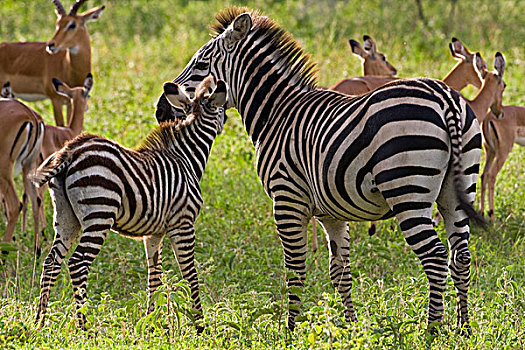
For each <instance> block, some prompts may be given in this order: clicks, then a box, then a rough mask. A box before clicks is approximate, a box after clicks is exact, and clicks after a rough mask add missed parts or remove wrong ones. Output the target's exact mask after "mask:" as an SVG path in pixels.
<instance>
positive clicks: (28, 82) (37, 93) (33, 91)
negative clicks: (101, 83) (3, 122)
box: [0, 0, 104, 126]
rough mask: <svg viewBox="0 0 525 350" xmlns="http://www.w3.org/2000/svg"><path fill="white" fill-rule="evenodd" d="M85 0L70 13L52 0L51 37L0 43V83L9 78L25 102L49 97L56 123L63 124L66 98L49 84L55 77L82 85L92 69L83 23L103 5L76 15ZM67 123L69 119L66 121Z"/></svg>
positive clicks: (76, 3) (100, 10)
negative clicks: (44, 39) (54, 9)
mask: <svg viewBox="0 0 525 350" xmlns="http://www.w3.org/2000/svg"><path fill="white" fill-rule="evenodd" d="M84 2H85V0H77V1H76V2H75V3H74V4H73V6H71V9H70V10H69V13H66V10H65V9H64V7H63V6H62V4H61V3H60V1H59V0H53V3H54V4H55V7H56V13H57V16H58V19H57V22H56V31H55V34H54V35H53V37H52V38H51V40H50V41H49V42H47V43H43V42H21V43H2V44H0V84H4V83H5V82H7V81H9V82H10V83H11V88H12V91H13V93H14V95H15V96H16V97H18V98H21V99H23V100H26V101H37V100H42V99H46V98H49V99H50V100H51V103H52V105H53V114H54V117H55V122H56V125H58V126H64V119H63V116H62V107H63V105H64V104H66V105H67V116H68V119H69V118H70V115H71V106H70V105H69V99H67V98H64V97H63V96H62V95H60V94H58V93H57V92H56V91H55V89H54V87H53V84H52V78H53V77H56V78H58V79H60V80H62V81H64V82H66V83H67V84H68V85H69V86H81V85H82V84H83V82H84V78H85V77H86V74H88V73H89V72H91V45H90V39H89V33H88V31H87V27H86V23H87V22H88V21H90V20H95V19H97V18H98V17H99V16H100V14H101V13H102V11H103V10H104V6H99V7H95V8H92V9H91V10H88V11H86V12H84V13H80V14H77V11H78V9H79V8H80V6H82V4H83V3H84ZM68 122H69V120H68Z"/></svg>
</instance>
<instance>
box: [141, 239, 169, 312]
mask: <svg viewBox="0 0 525 350" xmlns="http://www.w3.org/2000/svg"><path fill="white" fill-rule="evenodd" d="M163 238H164V235H153V236H148V237H144V248H145V249H146V259H147V261H148V314H150V313H152V312H153V311H154V310H155V302H154V301H153V293H155V291H156V290H157V288H158V287H159V286H160V285H161V284H162V282H161V280H160V277H161V275H162V239H163Z"/></svg>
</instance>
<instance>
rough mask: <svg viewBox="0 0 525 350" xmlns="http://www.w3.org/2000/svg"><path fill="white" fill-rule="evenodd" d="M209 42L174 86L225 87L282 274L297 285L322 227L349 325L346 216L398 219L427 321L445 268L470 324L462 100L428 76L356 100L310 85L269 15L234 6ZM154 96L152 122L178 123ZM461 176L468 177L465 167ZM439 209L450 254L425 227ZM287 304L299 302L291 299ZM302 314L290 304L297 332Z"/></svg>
mask: <svg viewBox="0 0 525 350" xmlns="http://www.w3.org/2000/svg"><path fill="white" fill-rule="evenodd" d="M216 18H217V20H218V23H217V24H215V25H214V26H212V29H214V30H215V34H216V36H215V37H214V38H213V39H211V40H210V41H209V42H208V43H207V44H206V45H204V46H203V47H202V48H201V49H200V50H199V51H198V52H197V53H196V54H195V55H194V56H193V58H192V59H191V61H190V62H189V64H188V65H187V66H186V68H185V69H184V70H183V72H182V73H181V74H180V75H179V76H178V77H177V78H175V80H174V81H175V82H177V83H179V84H183V85H184V86H186V87H187V89H188V90H190V89H192V88H193V87H195V86H196V85H197V84H198V83H199V81H200V80H201V79H202V78H203V77H204V76H206V75H207V74H210V73H211V74H215V75H217V76H218V77H220V78H221V79H224V80H225V81H226V82H227V83H228V85H229V87H230V91H231V94H230V99H229V105H230V106H235V107H236V108H237V109H238V110H239V113H240V115H241V116H242V118H243V122H244V125H245V127H246V130H247V132H248V134H249V136H250V137H251V139H252V141H253V144H254V145H255V146H256V154H257V171H258V174H259V177H260V179H261V182H262V184H263V186H264V189H265V191H266V193H267V194H268V195H269V196H270V197H271V198H272V200H273V202H274V216H275V221H276V225H277V231H278V234H279V237H280V239H281V242H282V246H283V249H284V259H285V266H286V268H288V269H290V270H292V271H295V272H296V273H297V276H298V277H291V278H290V279H289V280H288V284H289V285H290V286H299V287H302V286H303V285H304V280H305V272H306V265H305V259H306V252H307V235H306V226H307V223H308V222H309V220H310V218H311V217H312V216H315V217H317V218H318V219H319V220H320V222H321V223H322V225H323V227H324V229H325V231H326V234H327V237H328V240H329V251H330V276H331V279H332V282H333V284H334V286H335V287H336V288H337V290H338V291H339V293H340V294H341V297H342V300H343V303H344V305H345V307H346V311H345V318H346V320H347V321H356V320H357V318H356V314H355V312H354V308H353V306H352V301H351V275H350V271H349V267H348V265H349V263H350V257H349V244H350V242H349V239H350V238H349V234H348V226H347V224H346V221H349V220H352V221H370V220H380V219H384V218H389V217H392V216H395V217H397V219H398V220H399V223H400V226H401V229H402V231H403V234H404V236H405V238H406V241H407V243H408V244H409V245H410V246H411V248H412V249H413V250H414V252H415V253H416V255H417V256H418V257H419V259H420V260H421V263H422V265H423V269H424V271H425V272H426V274H427V276H428V280H429V283H430V300H429V312H428V323H429V325H433V324H434V322H440V321H441V320H442V318H443V297H442V294H443V291H444V289H445V283H446V278H447V262H448V265H449V269H450V272H451V275H452V279H453V281H454V285H455V287H456V290H457V293H458V325H459V326H460V327H466V329H469V319H468V310H467V291H468V287H469V283H470V254H469V250H468V236H469V216H471V217H475V218H477V219H479V216H477V214H476V212H475V211H474V210H473V209H472V205H471V203H472V201H473V200H474V194H475V187H476V181H477V178H478V167H479V158H480V151H481V136H480V129H479V125H478V123H477V121H476V119H475V116H474V114H473V113H472V111H471V109H470V108H469V107H468V106H467V105H466V104H465V102H463V101H462V100H461V99H460V97H459V95H458V93H456V92H455V91H453V90H451V89H450V88H448V87H447V86H445V85H444V84H443V83H442V82H439V81H436V80H430V79H414V80H406V81H399V82H395V83H392V84H389V85H386V86H384V87H382V88H380V89H378V90H376V91H374V92H372V93H369V94H367V95H363V96H360V97H356V98H351V97H348V96H346V95H342V94H340V93H337V92H334V91H328V90H324V91H323V90H316V89H315V86H314V78H313V64H311V63H309V61H308V57H307V56H305V55H304V53H303V51H302V50H301V49H300V48H299V47H298V45H297V44H296V42H295V41H293V39H291V37H290V35H289V34H288V33H286V32H285V31H284V30H283V29H281V28H279V27H278V26H277V25H276V24H275V23H274V22H273V21H272V20H270V19H269V18H268V17H265V16H260V15H259V14H257V13H256V12H253V11H249V10H247V9H239V8H235V7H233V8H229V9H226V10H224V11H223V12H221V13H219V14H218V15H217V16H216ZM168 107H169V106H168V105H167V104H166V101H165V98H164V96H161V98H160V99H159V102H158V104H157V113H156V116H157V118H158V119H159V120H163V119H169V118H172V117H173V113H174V111H173V110H172V109H170V108H168ZM462 169H464V170H462ZM435 202H437V203H438V206H439V210H440V211H441V213H442V214H443V217H444V219H445V224H446V229H447V238H448V244H449V249H450V254H449V253H448V252H447V249H446V248H445V246H444V245H443V243H442V242H441V241H440V239H439V238H438V236H437V234H436V232H435V230H434V228H433V226H432V221H431V214H432V206H433V204H434V203H435ZM289 301H290V303H291V304H293V303H299V298H298V297H297V296H296V295H294V294H293V293H291V294H290V295H289ZM297 314H298V311H297V308H295V307H294V308H290V310H289V318H288V326H289V328H291V329H293V328H294V322H295V321H294V319H295V316H296V315H297Z"/></svg>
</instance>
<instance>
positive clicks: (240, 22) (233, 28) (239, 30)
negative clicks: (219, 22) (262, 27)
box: [225, 12, 252, 46]
mask: <svg viewBox="0 0 525 350" xmlns="http://www.w3.org/2000/svg"><path fill="white" fill-rule="evenodd" d="M250 29H252V17H251V16H250V14H249V13H247V12H245V13H242V14H240V15H239V16H237V18H235V19H234V20H233V22H232V24H230V26H229V27H228V29H226V33H225V40H226V44H227V45H228V46H233V45H234V44H235V43H236V42H238V41H239V40H242V39H244V38H245V37H246V35H247V34H248V32H249V31H250Z"/></svg>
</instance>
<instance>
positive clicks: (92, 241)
mask: <svg viewBox="0 0 525 350" xmlns="http://www.w3.org/2000/svg"><path fill="white" fill-rule="evenodd" d="M102 221H105V222H102ZM112 225H113V219H112V218H111V219H105V220H100V219H99V220H95V222H93V223H91V222H87V221H84V222H82V226H83V227H82V228H83V230H82V231H83V232H82V235H81V237H80V242H79V243H78V246H77V248H76V249H75V252H74V253H73V255H72V256H71V258H69V262H68V265H69V273H70V275H71V283H72V284H73V292H74V293H75V301H76V303H77V311H78V312H77V316H78V322H79V326H80V328H82V329H86V316H85V315H84V314H83V313H82V312H80V309H81V308H82V305H84V302H85V300H86V287H87V278H88V273H89V268H90V267H91V264H92V263H93V260H95V258H96V257H97V255H98V253H99V252H100V248H102V244H103V243H104V240H105V239H106V237H107V234H108V232H109V229H110V228H111V226H112Z"/></svg>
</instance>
